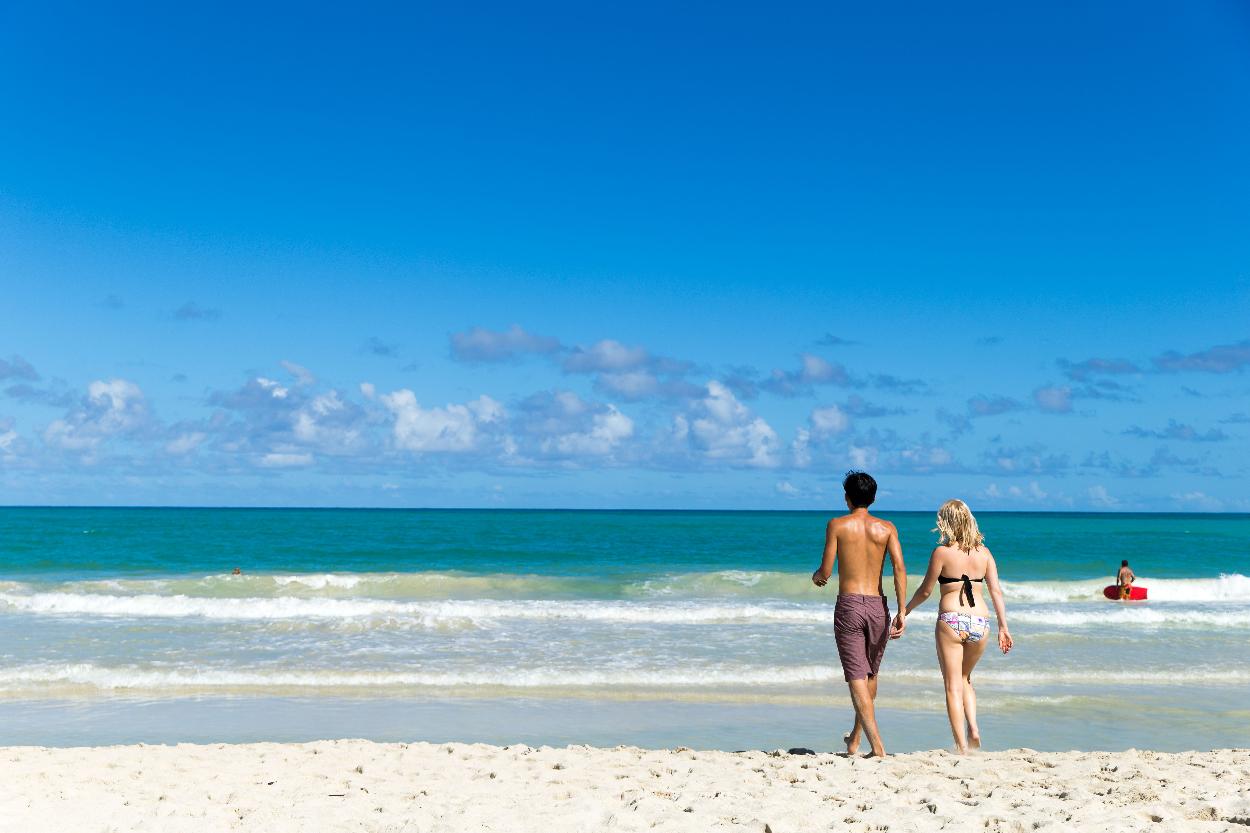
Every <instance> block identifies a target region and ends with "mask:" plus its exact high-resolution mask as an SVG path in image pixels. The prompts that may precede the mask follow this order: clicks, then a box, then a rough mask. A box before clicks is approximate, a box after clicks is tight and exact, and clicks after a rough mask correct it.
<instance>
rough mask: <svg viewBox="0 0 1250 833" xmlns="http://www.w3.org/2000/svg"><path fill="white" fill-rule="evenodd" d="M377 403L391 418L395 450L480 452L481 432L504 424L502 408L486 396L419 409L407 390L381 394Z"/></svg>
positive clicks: (411, 393)
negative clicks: (460, 403)
mask: <svg viewBox="0 0 1250 833" xmlns="http://www.w3.org/2000/svg"><path fill="white" fill-rule="evenodd" d="M378 399H379V401H381V402H382V404H383V405H385V406H386V408H387V409H388V410H389V411H390V412H391V414H392V415H393V416H394V419H395V423H394V427H393V431H392V439H393V440H394V442H395V445H396V447H397V448H401V449H404V450H406V451H416V452H448V453H463V452H469V451H476V450H479V448H480V447H481V445H482V443H483V434H484V429H485V430H489V428H490V427H492V426H496V425H498V424H499V423H501V422H502V421H503V418H504V409H503V406H502V405H500V404H499V403H498V402H496V401H495V400H494V399H491V398H490V397H489V396H479V397H478V398H477V399H475V400H473V401H472V402H467V403H465V404H463V405H458V404H451V405H447V406H446V407H444V408H422V407H421V405H420V404H419V403H418V402H417V397H416V394H414V393H413V392H412V391H411V390H408V389H407V388H403V389H400V390H397V391H395V392H394V393H389V394H384V395H382V396H379V397H378Z"/></svg>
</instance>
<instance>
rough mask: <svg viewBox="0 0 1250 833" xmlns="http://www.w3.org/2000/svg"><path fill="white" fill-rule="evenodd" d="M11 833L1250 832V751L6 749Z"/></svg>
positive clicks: (352, 744) (5, 815) (363, 746)
mask: <svg viewBox="0 0 1250 833" xmlns="http://www.w3.org/2000/svg"><path fill="white" fill-rule="evenodd" d="M0 769H2V772H0V830H4V831H23V833H38V831H58V833H60V831H76V833H93V832H94V831H196V832H197V833H209V832H211V831H224V830H254V831H269V832H270V833H283V832H284V831H294V830H310V831H332V830H351V831H396V832H398V831H405V833H415V832H416V831H422V832H423V833H425V831H482V830H499V831H528V830H535V831H537V830H542V831H574V830H576V831H584V830H623V831H624V830H682V831H702V830H727V829H734V830H749V831H763V830H765V826H766V825H767V826H768V828H769V829H771V830H772V831H773V833H787V832H788V831H800V830H825V829H834V830H871V831H886V830H888V831H895V833H897V831H930V830H941V829H947V830H959V831H1031V830H1038V829H1044V830H1055V831H1060V830H1158V831H1178V830H1179V831H1190V830H1233V831H1239V833H1241V832H1244V831H1250V826H1246V825H1250V752H1247V751H1245V750H1225V751H1217V752H1202V753H1182V754H1161V753H1154V752H1136V751H1130V752H1123V753H1077V752H1070V753H1063V754H1054V753H1038V752H1031V751H1028V750H1015V751H1012V752H998V753H986V754H981V755H975V756H971V757H967V758H959V757H956V756H954V755H951V754H948V753H946V752H923V753H916V754H910V755H898V756H894V757H891V758H888V759H886V760H883V761H879V760H869V759H847V758H840V757H837V756H834V755H817V756H797V755H786V754H780V755H777V754H769V753H764V752H750V753H740V754H734V753H727V752H697V751H689V750H684V749H683V750H676V751H669V750H660V751H650V750H643V749H634V748H625V747H622V748H618V749H595V748H591V747H571V748H565V749H552V748H545V747H544V748H540V749H534V748H531V747H526V746H512V747H503V748H501V747H496V746H485V745H462V744H451V745H441V746H438V745H432V744H425V743H414V744H379V743H371V742H368V741H354V740H352V741H322V742H318V743H309V744H273V743H261V744H247V745H238V746H234V745H218V746H192V745H181V746H113V747H98V748H90V749H45V748H39V747H9V748H6V749H2V750H0Z"/></svg>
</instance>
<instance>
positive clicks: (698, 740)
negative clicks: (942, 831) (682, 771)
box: [0, 508, 1250, 751]
mask: <svg viewBox="0 0 1250 833" xmlns="http://www.w3.org/2000/svg"><path fill="white" fill-rule="evenodd" d="M881 514H882V515H883V516H884V517H887V518H889V519H891V520H893V521H894V522H895V523H896V524H897V525H898V528H899V532H900V537H901V540H902V543H903V547H904V553H905V556H906V559H907V564H908V569H909V572H910V573H911V574H912V587H913V588H914V587H915V584H916V582H917V581H918V580H919V578H920V576H921V575H923V572H924V569H925V566H926V564H927V560H928V555H929V552H930V550H931V548H932V546H933V544H934V541H935V534H934V533H933V532H931V529H932V527H933V515H932V513H916V512H897V513H891V512H882V513H881ZM828 517H829V515H828V514H822V513H817V512H678V511H674V512H665V511H619V512H618V511H538V510H535V511H508V510H459V511H456V510H335V509H306V510H305V509H163V508H148V509H122V508H0V744H4V745H8V744H39V745H52V746H64V745H85V744H102V743H133V742H148V743H171V742H178V741H196V742H234V741H258V740H275V741H288V740H291V741H293V740H311V739H318V738H336V737H365V738H371V739H374V740H431V741H450V740H458V741H482V742H491V743H501V744H508V743H529V744H533V745H540V744H552V745H563V744H570V743H573V744H576V743H590V744H595V745H607V746H612V745H616V744H638V745H644V746H690V747H695V748H717V749H747V748H767V749H772V748H789V747H794V746H804V747H810V748H813V749H819V750H829V749H836V748H838V739H839V738H840V736H841V734H842V732H844V731H846V730H847V729H848V728H849V727H850V723H851V710H850V704H849V698H848V696H847V691H846V685H845V683H844V682H843V681H842V676H841V671H840V669H839V666H838V661H837V652H836V649H835V646H834V643H833V639H832V619H833V605H834V601H835V593H836V588H835V587H834V586H833V583H831V585H830V586H829V587H827V588H825V589H823V590H821V589H817V588H815V587H813V586H812V584H811V582H810V580H809V576H810V574H811V572H812V570H813V569H815V568H816V566H817V565H818V563H819V559H820V554H821V547H822V544H823V535H824V525H825V522H826V520H827V519H828ZM978 519H979V521H980V524H981V527H982V530H983V532H984V533H985V535H986V543H987V544H988V545H989V546H990V547H991V549H992V550H993V551H994V553H995V556H996V558H997V559H998V563H999V570H1000V573H1001V575H1002V578H1003V580H1004V588H1005V594H1006V600H1007V611H1008V617H1009V622H1010V625H1011V630H1012V633H1013V636H1014V637H1015V640H1016V647H1015V649H1014V650H1013V651H1012V653H1011V654H1010V655H1009V656H1002V655H1001V654H1000V653H998V651H997V650H996V649H994V648H991V649H990V650H988V651H987V653H986V656H985V658H984V659H983V660H982V662H981V665H980V666H979V668H978V670H977V672H976V673H975V674H974V677H973V679H974V681H975V682H976V683H977V690H978V695H979V699H980V710H981V715H982V730H983V733H984V740H985V745H986V747H987V748H991V749H1003V748H1012V747H1029V748H1033V749H1038V750H1063V749H1108V750H1118V749H1126V748H1131V747H1137V748H1151V749H1157V750H1184V749H1209V748H1216V747H1229V746H1238V747H1250V577H1248V576H1250V515H1206V514H1204V515H1197V514H1192V515H1184V514H1176V515H1159V514H1150V515H1142V514H1076V513H1073V514H1062V513H982V514H980V515H979V516H978ZM1123 558H1127V559H1129V560H1130V562H1131V563H1132V566H1133V568H1134V569H1135V570H1136V572H1137V574H1138V576H1139V584H1143V585H1145V586H1147V587H1148V589H1149V593H1150V600H1149V601H1147V602H1142V603H1132V604H1122V603H1117V602H1108V601H1106V600H1105V599H1104V598H1103V597H1102V594H1101V590H1102V588H1103V586H1104V585H1106V584H1108V583H1110V582H1111V577H1112V575H1113V574H1114V572H1115V569H1116V568H1117V567H1118V565H1119V563H1120V560H1121V559H1123ZM235 567H238V568H239V569H240V570H241V574H240V575H233V574H232V570H233V569H234V568H235ZM891 588H892V585H891V584H890V581H889V579H888V577H887V580H886V593H887V595H890V596H891V598H892V589H891ZM891 607H893V602H892V601H891ZM936 608H937V602H936V594H935V596H934V597H931V598H930V600H929V602H928V604H927V605H926V606H925V607H923V608H921V609H920V610H919V611H917V612H916V613H915V614H913V615H912V616H911V617H910V618H909V620H908V630H907V633H906V635H905V636H904V637H903V638H902V639H901V640H898V641H895V642H892V643H891V645H890V647H889V650H888V651H887V653H886V659H885V663H884V666H883V669H882V680H881V694H880V698H879V701H878V704H879V706H878V708H879V720H880V723H881V728H882V733H883V735H884V737H885V741H886V745H887V748H888V749H890V750H892V751H908V750H914V749H931V748H939V747H948V746H949V745H950V743H951V741H950V732H949V728H948V726H947V723H946V716H945V708H944V702H943V697H942V687H941V676H940V674H939V672H938V669H937V663H936V659H935V656H934V648H933V625H934V620H935V617H936Z"/></svg>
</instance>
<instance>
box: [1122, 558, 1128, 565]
mask: <svg viewBox="0 0 1250 833" xmlns="http://www.w3.org/2000/svg"><path fill="white" fill-rule="evenodd" d="M1120 566H1121V567H1127V566H1128V559H1127V558H1126V559H1124V560H1123V561H1121V562H1120Z"/></svg>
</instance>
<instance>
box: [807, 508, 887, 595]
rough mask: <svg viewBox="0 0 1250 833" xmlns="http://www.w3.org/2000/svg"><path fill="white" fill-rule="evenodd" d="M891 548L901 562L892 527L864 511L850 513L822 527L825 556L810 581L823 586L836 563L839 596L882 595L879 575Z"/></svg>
mask: <svg viewBox="0 0 1250 833" xmlns="http://www.w3.org/2000/svg"><path fill="white" fill-rule="evenodd" d="M891 548H892V551H891V552H890V555H891V556H892V557H893V558H895V559H896V561H898V560H901V559H902V548H901V547H900V546H899V543H898V531H897V530H896V529H895V528H894V524H892V523H890V522H889V521H887V520H883V519H881V518H878V517H876V516H874V515H870V514H869V513H868V510H867V509H862V508H861V509H855V510H852V511H851V513H850V514H849V515H842V516H841V517H838V518H834V519H833V520H831V521H829V524H828V526H827V527H826V528H825V557H824V561H823V562H822V563H821V565H820V569H818V570H817V571H816V573H815V574H814V575H813V576H812V582H813V583H814V584H815V585H816V586H817V587H824V586H825V584H826V583H827V582H828V581H829V577H830V576H831V575H832V574H833V567H834V564H835V562H836V564H837V568H838V594H839V595H841V594H843V593H854V594H858V595H862V596H884V595H885V591H884V590H883V589H882V584H881V573H882V568H883V566H884V564H885V553H886V550H887V549H891ZM899 598H900V600H901V599H902V597H901V596H900V597H899Z"/></svg>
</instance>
